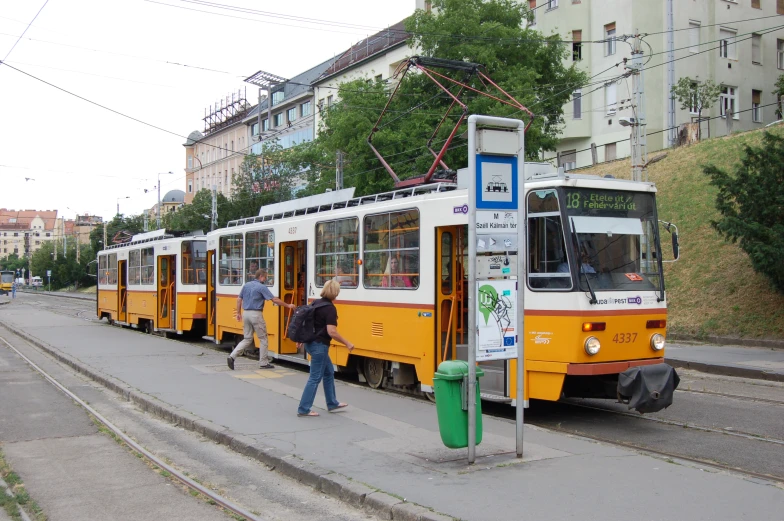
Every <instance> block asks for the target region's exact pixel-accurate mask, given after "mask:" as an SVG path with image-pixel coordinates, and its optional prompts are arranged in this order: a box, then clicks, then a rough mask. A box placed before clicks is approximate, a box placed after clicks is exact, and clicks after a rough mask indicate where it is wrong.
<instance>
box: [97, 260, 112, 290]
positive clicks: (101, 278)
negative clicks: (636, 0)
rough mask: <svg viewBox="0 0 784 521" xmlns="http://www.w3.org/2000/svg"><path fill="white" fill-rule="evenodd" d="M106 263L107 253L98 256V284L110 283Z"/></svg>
mask: <svg viewBox="0 0 784 521" xmlns="http://www.w3.org/2000/svg"><path fill="white" fill-rule="evenodd" d="M108 270H109V269H108V267H107V265H106V255H99V256H98V284H109V271H108Z"/></svg>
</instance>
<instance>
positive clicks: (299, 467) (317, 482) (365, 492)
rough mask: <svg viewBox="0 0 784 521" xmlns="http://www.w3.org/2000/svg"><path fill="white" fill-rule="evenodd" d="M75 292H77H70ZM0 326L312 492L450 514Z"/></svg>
mask: <svg viewBox="0 0 784 521" xmlns="http://www.w3.org/2000/svg"><path fill="white" fill-rule="evenodd" d="M70 298H78V297H70ZM0 326H2V327H3V328H5V329H6V330H8V331H9V332H13V334H15V335H17V336H20V337H22V338H24V339H25V340H27V341H28V342H30V343H31V344H33V345H34V346H36V347H38V348H39V349H41V350H43V351H44V352H45V353H47V354H49V355H50V356H52V357H53V358H54V359H55V360H57V361H59V362H61V363H63V364H65V365H67V366H69V367H70V368H72V369H74V370H75V371H76V372H77V373H79V374H82V375H84V376H87V377H88V378H90V379H91V380H93V381H95V382H98V383H99V384H101V385H102V386H104V387H106V388H107V389H109V390H110V391H113V392H115V393H116V394H118V395H120V396H121V397H122V398H123V399H124V400H126V401H129V402H131V403H134V404H135V405H137V406H138V407H139V408H140V409H141V410H143V411H145V412H147V413H150V414H153V415H155V416H158V417H159V418H161V419H163V420H166V421H168V422H170V423H173V424H176V425H178V426H180V427H182V428H183V429H185V430H189V431H191V432H195V433H197V434H201V435H202V436H204V437H205V438H208V439H210V440H212V441H214V442H216V443H220V444H221V445H225V446H226V447H228V448H229V449H231V450H233V451H235V452H238V453H240V454H243V455H245V456H247V457H249V458H252V459H255V460H256V461H259V462H261V463H263V464H265V465H267V466H268V467H269V468H270V470H276V471H278V472H280V473H281V474H282V475H284V476H287V477H289V478H292V479H294V480H297V481H299V482H300V483H303V484H305V485H308V486H310V487H312V488H313V489H314V490H316V491H317V492H322V493H324V494H326V495H328V496H331V497H333V498H335V499H337V500H339V501H342V502H344V503H347V504H348V505H350V506H352V507H354V508H358V509H362V510H364V511H366V512H369V513H372V514H374V515H376V516H379V517H381V518H382V519H394V520H395V521H397V520H401V521H453V520H454V518H452V517H450V516H446V515H443V514H439V513H437V512H434V511H432V510H430V509H428V508H426V507H423V506H421V505H417V504H415V503H409V502H406V501H404V500H401V499H399V498H397V497H395V496H392V495H390V494H387V493H385V492H382V491H380V490H378V489H375V488H372V487H369V486H367V485H364V484H362V483H359V482H357V481H353V480H352V479H351V478H348V477H346V476H343V475H341V474H338V473H336V472H333V471H331V470H328V469H324V468H321V467H319V466H317V465H315V464H313V463H310V462H308V461H306V460H303V459H301V458H299V457H298V456H295V455H292V454H286V453H285V452H283V451H281V450H279V449H276V448H274V447H268V446H264V445H260V444H259V443H258V442H257V441H256V440H254V439H253V438H250V437H248V436H244V435H242V434H237V433H235V432H233V431H231V430H229V429H226V428H225V427H223V426H220V425H217V424H215V423H213V422H211V421H210V420H206V419H203V418H200V417H198V416H196V415H194V414H191V413H188V412H182V411H180V410H178V409H177V408H175V407H173V406H171V405H169V404H167V403H164V402H162V401H160V400H156V399H154V398H152V397H150V396H148V395H146V394H144V393H142V392H140V391H138V390H136V389H134V388H133V387H131V386H129V385H127V384H125V383H124V382H122V381H120V380H117V379H116V378H114V377H112V376H106V375H103V374H101V373H99V372H97V371H95V370H93V369H91V368H89V367H87V366H86V365H83V364H81V362H80V361H79V360H78V359H76V358H74V357H71V356H70V355H67V354H65V353H62V352H61V351H59V350H57V349H55V348H54V347H52V346H50V345H48V344H46V343H45V342H43V341H41V340H39V339H37V338H35V337H33V336H31V335H29V334H28V333H26V332H23V331H16V330H14V329H13V328H10V327H9V326H8V325H7V324H6V323H5V322H3V321H0Z"/></svg>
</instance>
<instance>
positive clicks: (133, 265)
mask: <svg viewBox="0 0 784 521" xmlns="http://www.w3.org/2000/svg"><path fill="white" fill-rule="evenodd" d="M141 274H142V252H141V250H131V251H129V252H128V284H129V285H131V286H138V285H139V284H141V280H142V279H141Z"/></svg>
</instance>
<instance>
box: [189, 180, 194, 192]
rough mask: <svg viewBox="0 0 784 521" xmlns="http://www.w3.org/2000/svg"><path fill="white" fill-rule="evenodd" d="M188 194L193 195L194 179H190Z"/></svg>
mask: <svg viewBox="0 0 784 521" xmlns="http://www.w3.org/2000/svg"><path fill="white" fill-rule="evenodd" d="M188 193H189V194H191V193H193V180H192V179H188Z"/></svg>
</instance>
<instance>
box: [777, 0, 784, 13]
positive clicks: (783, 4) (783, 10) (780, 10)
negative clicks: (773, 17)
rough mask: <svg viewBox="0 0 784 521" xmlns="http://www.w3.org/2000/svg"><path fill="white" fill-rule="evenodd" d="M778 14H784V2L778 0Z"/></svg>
mask: <svg viewBox="0 0 784 521" xmlns="http://www.w3.org/2000/svg"><path fill="white" fill-rule="evenodd" d="M776 14H784V2H782V1H781V0H776Z"/></svg>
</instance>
